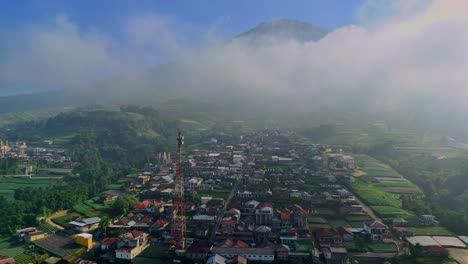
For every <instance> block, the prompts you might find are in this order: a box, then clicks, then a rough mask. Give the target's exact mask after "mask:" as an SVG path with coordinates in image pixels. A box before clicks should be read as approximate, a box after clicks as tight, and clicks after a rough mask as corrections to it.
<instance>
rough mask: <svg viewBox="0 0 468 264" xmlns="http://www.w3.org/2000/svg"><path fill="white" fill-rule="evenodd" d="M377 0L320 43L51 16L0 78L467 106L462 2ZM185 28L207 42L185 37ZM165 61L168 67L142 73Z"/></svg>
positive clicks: (156, 21)
mask: <svg viewBox="0 0 468 264" xmlns="http://www.w3.org/2000/svg"><path fill="white" fill-rule="evenodd" d="M377 2H378V4H380V5H376V4H375V1H369V2H367V3H366V4H365V5H364V6H363V7H362V8H361V9H360V10H359V13H358V17H359V21H361V22H362V21H366V22H365V23H364V22H362V23H363V24H362V25H350V26H346V27H342V28H339V29H336V30H334V31H333V32H330V33H329V34H328V35H327V36H326V37H324V38H323V39H321V40H320V41H318V42H305V43H300V42H296V41H294V40H281V41H277V42H276V43H270V44H268V45H261V46H258V45H255V46H254V45H251V43H249V42H248V41H243V40H241V39H237V40H233V41H228V42H226V41H224V40H223V39H222V38H221V40H220V39H217V38H216V31H219V27H214V28H215V30H213V28H210V29H208V30H207V31H206V32H204V31H203V29H200V27H197V26H189V25H187V24H186V23H181V22H180V21H177V20H176V19H173V18H170V17H165V16H160V15H156V14H145V15H142V16H139V17H133V18H130V19H128V20H126V21H125V23H124V26H123V27H122V30H121V31H122V35H123V37H121V38H116V37H115V36H110V35H108V34H106V33H103V32H99V31H97V30H94V31H83V29H80V28H79V26H78V25H76V24H73V23H72V22H70V21H69V20H68V19H67V18H66V17H65V16H58V17H57V19H56V20H55V22H54V23H53V24H52V25H43V26H33V27H29V28H27V30H24V31H22V32H21V35H22V36H21V38H17V40H18V41H19V40H21V43H20V44H21V45H20V47H19V48H10V49H7V51H8V52H7V56H6V57H4V58H2V59H0V85H1V84H2V83H14V84H18V83H19V84H22V85H36V84H37V85H39V86H41V87H57V88H70V89H81V88H82V87H88V86H91V85H93V84H94V83H95V82H96V81H99V80H107V81H109V82H112V81H117V82H118V83H119V85H116V86H119V87H122V86H123V84H122V82H119V80H121V79H128V80H130V81H129V82H126V83H125V85H128V88H127V89H129V90H130V91H132V92H134V91H138V88H142V89H143V88H144V89H153V90H158V89H163V88H166V89H169V90H170V89H174V90H183V91H187V93H189V94H192V95H195V96H200V97H203V96H208V95H209V96H223V97H228V96H244V97H250V98H266V97H268V98H272V99H273V100H276V101H277V102H281V103H285V104H288V103H289V105H290V106H293V107H296V108H300V109H305V108H308V109H314V108H317V107H337V106H340V107H344V106H361V107H364V108H366V107H367V108H369V109H384V110H389V111H393V110H402V109H413V110H414V109H429V108H431V110H434V109H439V108H444V107H447V106H448V107H452V108H455V107H456V108H458V109H463V110H466V107H465V101H466V100H467V99H468V93H467V90H466V89H467V84H468V75H467V74H466V72H468V36H467V35H466V34H464V32H468V21H467V16H466V14H467V13H468V2H466V1H464V0H438V1H437V0H434V1H413V0H411V1H406V0H405V1H377ZM370 3H373V4H370ZM385 7H386V8H388V9H389V10H390V11H385V12H386V13H385V12H384V13H382V14H381V15H379V16H378V18H377V19H376V18H375V17H372V16H370V15H369V14H370V13H371V12H372V10H385V9H384V8H385ZM187 32H192V34H193V32H196V35H199V36H201V37H200V39H205V40H207V41H206V44H205V45H201V46H202V47H199V48H194V47H193V45H190V44H187V43H189V41H188V39H190V38H185V37H184V36H186V34H185V33H187ZM200 41H201V40H200ZM201 42H203V41H201ZM169 60H172V61H173V62H174V63H173V64H172V66H171V68H170V70H167V69H166V71H164V72H163V73H161V71H159V70H155V71H149V74H143V73H146V72H148V69H151V68H153V67H156V66H157V65H158V64H159V63H161V62H167V61H169ZM155 72H159V74H153V73H155ZM148 87H149V88H148ZM0 89H1V88H0Z"/></svg>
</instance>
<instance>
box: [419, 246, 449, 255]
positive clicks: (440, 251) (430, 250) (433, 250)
mask: <svg viewBox="0 0 468 264" xmlns="http://www.w3.org/2000/svg"><path fill="white" fill-rule="evenodd" d="M423 251H424V255H425V256H428V257H448V256H449V251H448V250H447V249H445V248H443V247H441V246H436V245H434V246H424V247H423Z"/></svg>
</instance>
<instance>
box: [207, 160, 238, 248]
mask: <svg viewBox="0 0 468 264" xmlns="http://www.w3.org/2000/svg"><path fill="white" fill-rule="evenodd" d="M244 173H245V166H243V167H242V170H241V172H240V173H239V174H237V181H236V184H235V185H234V187H233V188H232V190H231V193H230V194H229V197H228V199H227V200H226V203H225V204H224V207H223V209H222V210H221V212H220V213H219V215H218V219H217V220H216V225H215V227H214V228H213V231H212V232H211V236H210V239H211V240H213V239H215V237H216V233H217V232H218V229H219V226H220V225H221V220H223V218H224V213H225V212H226V209H227V207H228V205H229V203H231V200H232V198H233V197H234V195H235V194H236V192H237V188H239V184H240V183H241V181H242V178H243V177H244Z"/></svg>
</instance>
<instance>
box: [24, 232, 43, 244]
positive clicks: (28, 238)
mask: <svg viewBox="0 0 468 264" xmlns="http://www.w3.org/2000/svg"><path fill="white" fill-rule="evenodd" d="M48 236H49V234H47V233H46V232H42V231H36V232H29V233H27V234H26V235H25V236H24V241H25V242H26V243H28V244H29V243H31V242H33V241H36V240H39V239H43V238H46V237H48Z"/></svg>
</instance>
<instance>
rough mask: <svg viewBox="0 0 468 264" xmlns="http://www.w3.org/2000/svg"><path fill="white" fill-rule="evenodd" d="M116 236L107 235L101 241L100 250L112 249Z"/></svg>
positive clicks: (115, 244) (114, 245) (115, 242)
mask: <svg viewBox="0 0 468 264" xmlns="http://www.w3.org/2000/svg"><path fill="white" fill-rule="evenodd" d="M117 240H118V239H117V238H116V237H107V238H105V239H104V240H103V241H102V242H101V251H108V250H113V249H115V247H116V246H117Z"/></svg>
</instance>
